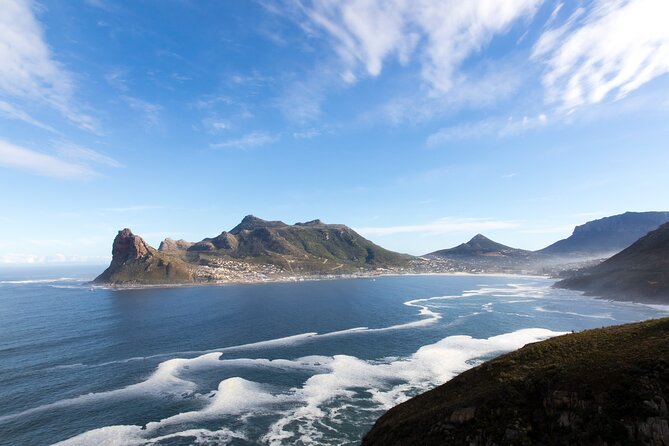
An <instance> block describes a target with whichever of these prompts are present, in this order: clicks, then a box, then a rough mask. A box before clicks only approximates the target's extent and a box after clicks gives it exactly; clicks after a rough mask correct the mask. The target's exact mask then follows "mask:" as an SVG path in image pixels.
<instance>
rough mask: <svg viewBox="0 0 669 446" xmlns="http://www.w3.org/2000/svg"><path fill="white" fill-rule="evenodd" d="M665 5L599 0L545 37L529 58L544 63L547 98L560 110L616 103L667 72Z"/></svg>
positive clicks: (668, 5)
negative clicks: (613, 100)
mask: <svg viewBox="0 0 669 446" xmlns="http://www.w3.org/2000/svg"><path fill="white" fill-rule="evenodd" d="M668 17H669V2H667V1H666V0H626V1H622V0H616V1H610V0H599V1H596V2H594V6H593V7H592V8H591V9H590V10H589V11H585V10H584V9H583V8H577V9H576V10H575V11H574V12H572V14H571V15H570V17H569V18H568V19H567V20H566V21H565V23H563V24H562V25H560V26H556V27H552V28H551V29H549V30H547V31H546V32H544V34H543V35H542V36H541V37H540V38H539V40H538V41H537V43H536V44H535V46H534V51H533V58H534V59H535V60H542V61H544V62H545V63H546V65H547V69H546V71H545V73H544V75H543V84H544V86H545V88H546V94H547V98H548V100H549V101H550V102H553V103H557V104H558V105H559V106H560V107H561V108H562V109H564V110H567V111H570V110H573V109H575V108H577V107H580V106H583V105H588V104H596V103H598V102H601V101H603V100H604V99H606V98H607V97H613V98H614V99H620V98H623V97H625V96H626V95H628V94H629V93H631V92H632V91H634V90H636V89H637V88H639V87H641V86H642V85H644V84H646V83H648V82H650V81H651V80H652V79H654V78H656V77H658V76H661V75H663V74H666V73H668V72H669V26H667V18H668Z"/></svg>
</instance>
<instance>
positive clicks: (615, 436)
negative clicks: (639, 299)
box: [363, 318, 669, 446]
mask: <svg viewBox="0 0 669 446" xmlns="http://www.w3.org/2000/svg"><path fill="white" fill-rule="evenodd" d="M668 400H669V318H665V319H660V320H654V321H647V322H643V323H637V324H629V325H623V326H617V327H609V328H604V329H599V330H590V331H585V332H581V333H576V334H571V335H566V336H560V337H557V338H553V339H549V340H547V341H543V342H539V343H535V344H530V345H527V346H525V347H524V348H522V349H520V350H518V351H515V352H513V353H509V354H506V355H503V356H501V357H498V358H496V359H493V360H492V361H489V362H487V363H485V364H483V365H481V366H478V367H476V368H474V369H471V370H469V371H467V372H464V373H462V374H461V375H459V376H457V377H456V378H454V379H453V380H451V381H449V382H447V383H446V384H444V385H442V386H440V387H438V388H436V389H434V390H431V391H429V392H426V393H424V394H422V395H419V396H417V397H415V398H413V399H411V400H409V401H407V402H405V403H403V404H400V405H399V406H397V407H395V408H393V409H391V410H390V411H388V412H387V413H386V414H385V415H384V416H383V417H381V418H380V419H379V420H378V421H377V423H376V424H375V425H374V428H373V429H372V430H371V431H370V433H369V434H368V435H367V436H366V437H365V439H364V441H363V445H364V446H371V445H384V446H385V445H413V444H421V445H437V444H439V445H442V444H473V445H478V444H480V445H483V444H528V445H529V444H547V445H563V444H598V443H597V442H599V444H643V443H642V440H643V438H642V437H643V435H642V434H640V433H639V431H640V430H643V426H650V428H649V429H650V430H651V431H652V430H653V429H656V430H657V429H660V430H661V429H662V427H663V426H664V427H667V420H668V419H669V415H668V414H667V408H666V404H667V401H668ZM467 408H473V409H469V410H470V411H471V414H472V415H473V414H474V413H475V415H474V417H473V418H472V419H470V420H468V421H464V422H462V421H463V419H466V418H467V416H463V414H466V413H467ZM458 410H460V412H458ZM454 413H455V415H454ZM644 423H645V424H644ZM658 426H659V427H658ZM630 430H631V432H632V433H633V436H636V438H633V439H630V438H629V432H630ZM665 434H666V436H667V437H666V441H669V427H667V430H666V431H665ZM616 442H618V443H616ZM649 444H662V443H649ZM665 444H666V443H665Z"/></svg>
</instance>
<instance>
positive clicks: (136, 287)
mask: <svg viewBox="0 0 669 446" xmlns="http://www.w3.org/2000/svg"><path fill="white" fill-rule="evenodd" d="M405 276H481V277H522V278H535V279H554V278H553V277H551V276H549V275H536V274H513V273H493V272H491V273H467V272H443V273H415V272H412V273H396V272H395V273H387V274H383V273H381V274H379V273H373V274H372V273H369V274H342V275H333V276H315V275H305V276H283V277H276V278H271V279H259V280H252V279H249V280H232V281H220V282H184V283H156V284H119V285H115V284H95V283H93V282H92V281H90V282H85V283H84V284H83V285H86V286H92V287H93V288H97V289H106V290H111V291H125V290H141V289H154V288H185V287H201V286H202V287H209V286H226V285H259V284H270V283H300V282H317V281H327V280H355V279H376V278H377V277H405Z"/></svg>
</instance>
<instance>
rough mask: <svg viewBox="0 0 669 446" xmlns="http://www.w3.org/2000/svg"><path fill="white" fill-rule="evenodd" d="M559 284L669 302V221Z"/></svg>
mask: <svg viewBox="0 0 669 446" xmlns="http://www.w3.org/2000/svg"><path fill="white" fill-rule="evenodd" d="M555 286H557V287H560V288H569V289H575V290H581V291H585V292H586V293H588V294H595V295H602V296H606V297H612V298H623V299H626V300H635V301H638V300H644V301H647V302H655V303H669V223H665V224H664V225H662V226H660V227H659V228H657V229H656V230H654V231H651V232H649V233H648V234H647V235H645V236H644V237H642V238H640V239H639V240H637V241H636V242H635V243H634V244H632V246H630V247H628V248H627V249H625V250H623V251H621V252H620V253H618V254H616V255H615V256H613V257H611V258H610V259H608V260H606V261H605V262H603V263H601V264H599V265H597V266H594V267H592V268H587V269H585V270H582V271H579V272H577V273H576V275H574V276H573V277H570V278H567V279H565V280H562V281H560V282H558V283H556V284H555ZM668 342H669V341H668Z"/></svg>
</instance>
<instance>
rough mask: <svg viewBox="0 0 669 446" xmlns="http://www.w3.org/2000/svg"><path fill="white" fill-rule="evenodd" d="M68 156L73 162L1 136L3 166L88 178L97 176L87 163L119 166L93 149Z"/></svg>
mask: <svg viewBox="0 0 669 446" xmlns="http://www.w3.org/2000/svg"><path fill="white" fill-rule="evenodd" d="M71 150H73V152H72V153H71V154H70V155H69V157H70V159H71V161H65V160H63V159H61V158H59V157H55V156H52V155H48V154H46V153H41V152H38V151H35V150H31V149H27V148H25V147H21V146H18V145H15V144H12V143H10V142H8V141H4V140H2V139H0V166H4V167H9V168H13V169H18V170H22V171H25V172H28V173H32V174H36V175H41V176H46V177H53V178H61V179H77V180H82V179H88V178H91V177H95V176H98V175H99V173H98V172H97V171H95V170H94V169H93V168H92V167H91V166H90V165H89V163H88V162H96V163H102V164H106V165H107V166H112V167H118V166H120V163H118V162H117V161H115V160H113V159H112V158H109V157H107V156H105V155H102V154H99V153H97V152H95V151H93V150H90V149H84V148H76V149H71Z"/></svg>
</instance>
